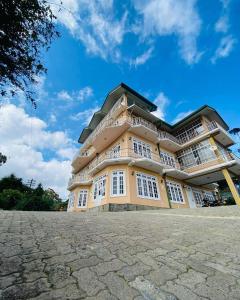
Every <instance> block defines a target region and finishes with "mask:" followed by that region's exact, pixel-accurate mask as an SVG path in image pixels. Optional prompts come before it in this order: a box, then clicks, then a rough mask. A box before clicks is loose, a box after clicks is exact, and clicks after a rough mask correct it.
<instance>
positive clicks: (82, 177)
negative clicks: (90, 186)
mask: <svg viewBox="0 0 240 300" xmlns="http://www.w3.org/2000/svg"><path fill="white" fill-rule="evenodd" d="M91 180H92V178H91V176H89V175H87V174H79V175H74V176H73V177H72V178H70V179H69V181H68V187H70V186H72V185H73V184H79V183H85V182H89V181H91Z"/></svg>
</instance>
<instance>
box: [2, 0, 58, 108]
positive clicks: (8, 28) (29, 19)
mask: <svg viewBox="0 0 240 300" xmlns="http://www.w3.org/2000/svg"><path fill="white" fill-rule="evenodd" d="M55 19H56V17H55V16H54V15H53V13H52V10H51V8H50V5H49V3H48V2H47V1H46V0H31V1H29V0H7V1H6V0H0V20H1V22H0V94H1V95H2V96H4V95H6V94H7V91H9V90H10V93H11V95H15V93H16V92H17V91H18V90H21V91H23V92H24V93H25V96H26V98H27V99H28V100H31V101H32V103H33V105H34V106H35V107H36V102H35V100H34V93H33V91H32V89H31V88H29V87H31V84H32V83H36V78H37V76H40V75H42V74H44V73H45V72H46V68H45V67H44V66H43V64H42V62H41V53H42V51H43V50H48V49H49V46H50V44H51V42H52V40H53V39H55V38H56V37H58V36H59V33H58V32H57V31H56V29H55V25H54V20H55Z"/></svg>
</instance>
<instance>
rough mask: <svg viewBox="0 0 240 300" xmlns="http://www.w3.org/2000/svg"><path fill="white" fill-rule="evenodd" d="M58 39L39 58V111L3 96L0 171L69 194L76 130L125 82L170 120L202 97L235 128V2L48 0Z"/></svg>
mask: <svg viewBox="0 0 240 300" xmlns="http://www.w3.org/2000/svg"><path fill="white" fill-rule="evenodd" d="M51 2H52V3H53V4H52V10H53V11H54V13H55V15H56V16H57V21H56V27H57V29H58V31H59V32H60V33H61V37H60V38H59V39H57V40H55V41H54V42H53V43H52V45H51V48H50V50H49V51H48V52H46V53H43V58H42V59H43V62H44V64H45V66H46V67H47V69H48V72H47V74H46V75H44V76H41V77H39V78H38V84H37V86H36V87H35V91H36V99H37V109H36V110H35V109H33V108H32V106H31V104H30V103H29V102H27V101H26V100H25V98H24V96H23V95H22V94H21V93H19V95H17V97H15V98H14V99H10V98H6V99H3V100H2V105H1V107H0V137H1V142H0V151H2V152H3V153H6V154H7V156H8V161H7V163H6V164H5V165H4V166H2V167H0V177H3V176H6V175H9V174H10V173H14V174H16V175H17V176H19V177H22V178H23V180H24V182H26V181H27V180H29V179H34V180H36V183H39V182H41V183H42V184H43V186H44V187H45V188H48V187H50V188H53V189H55V190H56V192H58V193H59V194H60V196H61V197H62V198H64V199H65V198H66V197H67V194H68V193H67V182H68V179H69V177H70V176H71V159H72V157H73V155H74V153H76V151H77V150H78V149H79V147H80V145H79V144H78V143H77V140H78V137H79V135H80V133H81V130H82V129H83V128H84V126H86V125H87V124H88V122H89V120H90V118H91V116H92V114H93V113H94V112H95V111H96V110H98V109H99V108H100V107H101V105H102V103H103V101H104V99H105V97H106V95H107V93H108V92H109V91H110V90H111V89H113V88H114V87H115V86H117V85H118V84H119V83H120V82H124V83H126V84H127V85H129V86H130V87H132V88H133V89H135V90H136V91H138V92H139V93H141V94H143V95H144V96H145V97H147V98H148V99H149V100H151V101H153V102H154V103H155V104H157V105H158V111H157V115H158V117H160V118H161V119H164V120H165V121H167V122H169V123H174V122H177V121H178V120H180V119H181V118H183V117H185V116H186V115H187V114H189V113H191V112H192V111H194V110H196V109H197V108H199V107H200V106H202V105H204V104H208V105H210V106H212V107H214V108H215V109H216V110H217V111H218V112H219V113H220V114H221V115H222V117H223V118H224V119H225V120H226V122H227V123H228V124H229V126H230V128H233V127H240V114H239V112H240V100H239V98H240V56H239V53H240V51H239V50H240V45H239V41H240V22H239V10H240V1H239V0H211V1H200V0H146V1H145V0H129V1H116V0H115V1H113V0H112V1H111V0H102V1H97V0H91V1H89V0H88V1H87V0H62V6H61V9H59V4H60V1H59V0H53V1H51Z"/></svg>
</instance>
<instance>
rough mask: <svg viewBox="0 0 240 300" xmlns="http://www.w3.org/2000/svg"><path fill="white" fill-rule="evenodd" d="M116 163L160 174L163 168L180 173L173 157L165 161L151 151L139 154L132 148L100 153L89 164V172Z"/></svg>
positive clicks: (92, 173) (95, 171)
mask: <svg viewBox="0 0 240 300" xmlns="http://www.w3.org/2000/svg"><path fill="white" fill-rule="evenodd" d="M118 164H128V165H130V166H132V165H134V166H138V167H141V168H144V169H147V170H151V171H154V172H157V173H160V174H161V173H162V172H163V170H164V169H174V170H178V171H179V172H180V173H182V171H181V170H180V165H179V163H178V162H177V161H176V160H174V159H172V160H169V161H166V160H163V159H162V158H160V156H159V155H158V154H156V153H153V152H148V153H147V152H144V151H143V152H142V154H139V153H136V152H135V151H134V149H131V148H126V149H121V150H119V151H112V150H111V151H106V152H103V153H102V154H100V155H99V156H98V157H96V158H95V159H94V160H93V161H92V162H91V163H90V164H89V174H90V175H91V176H93V175H95V174H96V173H97V172H99V171H101V170H102V169H103V168H105V167H107V166H111V165H118Z"/></svg>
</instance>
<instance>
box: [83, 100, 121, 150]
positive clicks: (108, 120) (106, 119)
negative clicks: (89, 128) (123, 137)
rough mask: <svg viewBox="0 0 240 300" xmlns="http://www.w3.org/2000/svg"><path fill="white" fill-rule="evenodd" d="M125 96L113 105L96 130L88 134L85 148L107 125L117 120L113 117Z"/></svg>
mask: <svg viewBox="0 0 240 300" xmlns="http://www.w3.org/2000/svg"><path fill="white" fill-rule="evenodd" d="M122 103H123V98H122V97H121V98H119V100H118V101H117V102H116V103H115V104H114V105H113V107H112V108H111V109H110V111H109V112H108V114H107V115H106V116H105V117H104V118H103V119H102V121H101V122H100V123H99V124H98V125H97V127H96V128H95V129H94V131H93V132H92V133H91V134H90V135H89V136H88V138H87V139H86V141H85V143H84V144H83V148H84V147H85V146H86V145H88V144H89V143H91V142H92V140H93V139H94V138H95V137H96V136H97V135H98V134H99V133H100V132H101V131H102V130H103V129H104V128H106V127H107V126H111V125H112V124H113V123H114V122H115V120H113V119H112V116H113V114H114V112H115V111H116V110H117V109H118V108H119V107H120V106H121V105H122Z"/></svg>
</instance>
